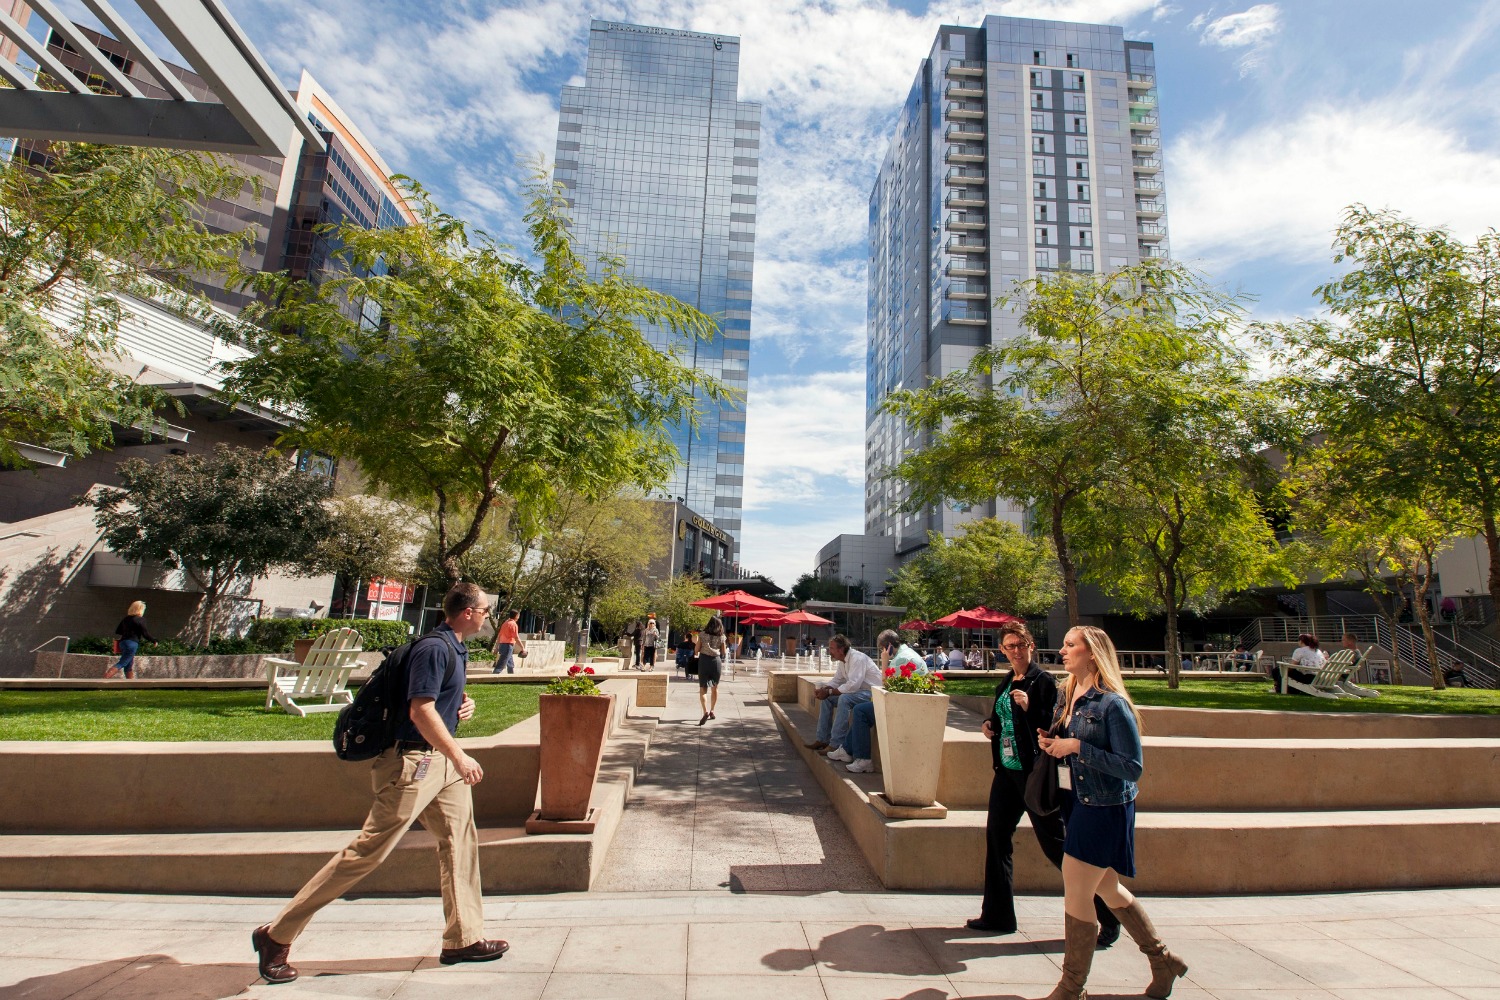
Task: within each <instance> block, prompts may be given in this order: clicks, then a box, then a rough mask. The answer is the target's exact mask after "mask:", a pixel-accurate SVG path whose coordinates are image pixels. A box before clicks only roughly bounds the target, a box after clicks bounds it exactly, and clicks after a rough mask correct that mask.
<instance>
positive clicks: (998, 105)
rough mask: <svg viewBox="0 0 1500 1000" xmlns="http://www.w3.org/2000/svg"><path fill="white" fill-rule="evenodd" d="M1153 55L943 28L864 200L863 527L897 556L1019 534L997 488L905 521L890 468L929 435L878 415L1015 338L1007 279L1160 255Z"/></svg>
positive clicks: (1111, 33) (1090, 43)
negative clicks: (976, 526)
mask: <svg viewBox="0 0 1500 1000" xmlns="http://www.w3.org/2000/svg"><path fill="white" fill-rule="evenodd" d="M1155 66H1156V63H1155V53H1154V51H1153V49H1152V47H1151V45H1150V43H1146V42H1134V41H1128V40H1126V39H1125V37H1124V32H1123V30H1122V29H1120V28H1118V27H1112V26H1109V25H1099V24H1073V23H1069V22H1065V21H1040V20H1031V19H1026V18H1014V17H994V16H991V17H986V18H985V19H984V21H983V23H982V24H981V25H980V26H979V27H977V28H974V27H960V26H954V25H944V26H943V27H942V28H940V29H939V31H938V34H937V38H936V39H935V40H934V42H933V46H932V50H931V52H930V54H929V56H928V57H927V58H926V59H924V60H923V61H922V65H921V66H920V68H919V70H918V72H917V77H916V80H915V81H914V82H913V84H912V88H911V91H910V93H909V94H908V96H907V99H906V104H905V105H904V107H903V108H902V111H901V114H900V116H899V117H898V119H897V122H896V129H895V132H894V134H893V136H892V138H891V144H890V147H889V149H888V151H887V153H886V157H885V160H884V162H883V164H882V166H881V169H880V174H879V177H878V178H877V179H876V182H875V186H874V189H873V190H872V191H871V193H870V267H869V301H868V314H867V320H866V322H867V325H868V342H867V357H866V400H865V405H866V418H865V533H866V534H869V535H884V536H887V537H892V538H894V539H895V540H896V541H895V544H896V552H897V555H898V557H900V558H902V559H903V560H904V559H906V558H910V556H911V555H913V554H915V553H916V552H917V551H919V550H920V549H921V548H922V547H923V546H925V544H926V537H927V532H928V531H939V532H942V533H943V534H944V535H948V536H952V535H953V534H954V533H955V532H956V531H957V529H958V527H959V526H960V525H962V524H963V523H964V522H965V521H968V520H971V519H974V518H978V517H985V516H994V517H1001V518H1005V519H1009V520H1012V521H1015V522H1018V523H1019V522H1021V521H1022V520H1023V519H1024V517H1025V511H1023V510H1022V509H1021V508H1020V507H1019V506H1018V505H1016V504H1015V503H1013V502H1011V501H1010V500H1007V499H1006V498H1005V497H1004V496H1003V494H1002V495H1001V496H999V497H996V498H995V499H994V500H992V501H990V502H987V503H984V504H980V505H978V506H974V507H970V506H964V505H956V504H948V505H942V506H937V507H930V508H927V509H925V510H918V511H910V512H908V511H903V510H902V509H901V505H902V503H903V502H904V501H905V499H906V490H905V489H904V488H903V487H902V486H901V485H900V484H899V483H898V482H897V481H895V480H888V479H886V478H884V477H885V474H886V473H887V472H888V471H889V470H890V469H891V468H893V467H894V466H895V465H896V464H897V463H898V462H900V461H901V459H902V457H903V456H905V455H906V454H908V453H909V452H912V451H915V450H920V449H921V448H923V447H925V446H926V445H927V441H926V440H925V438H924V437H923V436H922V435H921V434H920V433H912V432H911V431H910V429H909V428H907V427H906V426H904V425H903V424H902V423H901V422H900V421H898V420H896V419H895V418H893V417H890V416H887V415H884V414H882V413H880V412H879V409H880V405H881V404H882V403H883V402H884V400H885V398H886V396H888V395H889V394H890V393H891V392H894V391H896V390H897V389H901V388H904V387H921V386H923V385H925V384H927V382H928V380H929V379H933V378H941V377H943V376H946V375H949V374H952V373H953V372H955V371H959V370H961V369H963V368H965V367H967V365H968V364H969V362H970V361H971V360H972V359H973V358H974V356H975V354H976V353H977V352H978V351H979V350H980V349H982V348H984V347H986V346H989V345H992V344H996V343H1000V342H1003V341H1004V340H1006V339H1007V338H1010V337H1013V336H1015V335H1016V334H1017V333H1019V332H1020V320H1019V314H1018V313H1017V312H1015V311H1013V310H1009V309H1003V308H998V307H996V306H994V302H995V300H996V299H997V298H1003V297H1006V296H1009V295H1010V294H1011V293H1012V291H1013V289H1014V286H1015V284H1016V282H1018V281H1024V280H1027V279H1030V278H1034V277H1037V276H1045V275H1046V274H1048V273H1052V272H1056V271H1057V270H1059V269H1062V268H1070V269H1072V270H1075V271H1111V270H1115V269H1118V268H1121V267H1125V266H1127V265H1131V264H1135V263H1138V262H1139V261H1141V260H1142V259H1144V258H1147V257H1162V256H1166V254H1167V242H1166V232H1167V230H1166V202H1165V197H1164V194H1163V174H1162V163H1161V154H1160V149H1161V132H1160V129H1159V127H1158V119H1157V91H1156V77H1155Z"/></svg>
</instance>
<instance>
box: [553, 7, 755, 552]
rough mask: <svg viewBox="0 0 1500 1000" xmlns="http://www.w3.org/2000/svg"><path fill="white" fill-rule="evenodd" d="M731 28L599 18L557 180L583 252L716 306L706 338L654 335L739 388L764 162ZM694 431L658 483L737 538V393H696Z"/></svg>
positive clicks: (565, 104)
mask: <svg viewBox="0 0 1500 1000" xmlns="http://www.w3.org/2000/svg"><path fill="white" fill-rule="evenodd" d="M739 53H740V44H739V39H737V38H733V37H730V36H725V35H705V34H699V33H696V32H690V31H676V30H672V29H666V28H651V27H643V26H640V25H632V24H616V23H611V22H605V21H594V22H593V23H592V24H591V25H590V31H589V53H588V68H587V72H586V77H585V83H584V85H583V86H581V87H566V88H564V89H563V92H562V110H561V116H560V120H559V124H558V135H557V160H556V170H555V175H554V176H555V179H556V180H557V182H558V183H559V184H561V185H562V187H563V188H564V196H565V198H566V199H567V202H568V204H569V206H570V208H569V211H570V215H571V219H572V233H573V238H574V241H575V246H576V247H577V249H578V251H579V253H580V254H581V255H582V256H583V257H584V258H585V259H587V260H589V262H590V269H591V273H597V271H598V269H599V264H598V262H597V258H598V257H599V256H601V255H608V256H618V257H622V258H624V260H625V263H626V267H627V269H628V271H629V273H630V274H631V275H632V276H633V277H635V278H636V279H637V280H639V281H641V282H642V283H644V284H646V285H647V286H648V287H650V288H653V289H655V290H657V291H660V292H664V293H666V294H668V295H671V296H673V297H675V298H678V299H680V300H682V301H683V302H686V303H688V304H690V305H693V306H695V307H697V308H698V309H699V310H701V311H702V312H704V313H706V314H708V315H709V316H712V317H713V318H714V319H715V320H717V321H718V323H719V327H720V332H719V334H718V335H717V336H716V337H715V338H714V339H713V340H712V341H710V342H698V343H694V344H686V343H682V342H681V341H680V339H679V340H678V341H676V342H674V339H673V337H672V335H671V334H669V333H668V332H667V331H664V330H660V329H647V330H646V331H645V333H646V336H647V337H648V339H650V340H651V341H652V343H654V344H655V345H656V346H657V347H658V348H660V349H662V350H669V349H672V348H674V347H675V348H678V349H680V350H681V351H682V352H683V356H684V358H685V360H688V361H690V362H691V363H692V364H694V365H696V366H697V367H698V368H700V369H703V370H704V371H706V372H708V373H710V374H712V375H714V376H717V377H718V378H721V379H723V381H724V382H725V383H727V384H728V385H729V387H730V388H732V389H735V390H738V391H739V392H740V393H744V392H745V390H746V388H747V387H748V380H749V358H750V308H751V302H752V294H751V287H752V281H753V272H754V264H755V210H756V186H757V179H756V178H757V173H758V166H759V162H760V111H761V109H760V105H758V104H751V103H747V102H744V101H740V100H737V99H736V94H737V92H738V84H739ZM700 409H701V410H702V413H701V416H700V421H699V426H698V429H697V430H696V432H694V431H690V430H689V429H688V428H686V427H679V428H677V429H676V430H675V431H674V432H673V441H674V442H675V444H676V446H677V450H678V453H679V454H680V456H681V458H682V461H681V463H680V464H679V466H678V469H677V473H676V475H675V476H674V477H673V478H672V479H671V480H670V481H669V482H667V483H666V484H664V485H663V486H662V487H661V489H660V490H659V491H658V495H660V496H663V497H681V498H683V500H685V501H686V503H687V505H688V506H689V507H691V508H692V509H693V510H695V511H698V512H699V513H701V514H703V515H704V516H709V517H712V519H713V523H714V524H715V525H716V526H717V527H719V528H721V529H723V530H724V531H727V532H728V533H729V534H730V535H731V536H732V537H733V538H734V541H735V545H736V548H737V547H738V545H739V540H740V525H741V510H742V508H743V506H744V499H743V498H744V481H745V480H744V468H745V466H744V463H745V413H744V408H743V403H740V404H723V405H721V404H716V403H709V402H706V401H705V402H703V403H701V404H700Z"/></svg>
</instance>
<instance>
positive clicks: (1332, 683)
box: [1276, 649, 1359, 698]
mask: <svg viewBox="0 0 1500 1000" xmlns="http://www.w3.org/2000/svg"><path fill="white" fill-rule="evenodd" d="M1276 666H1277V667H1278V668H1280V670H1281V675H1282V686H1283V688H1284V690H1286V692H1287V693H1288V694H1290V693H1291V692H1292V691H1301V692H1302V693H1303V694H1310V695H1312V696H1313V697H1314V698H1355V697H1359V696H1358V695H1355V694H1353V693H1352V692H1349V691H1345V690H1344V689H1343V687H1342V686H1341V685H1342V684H1343V683H1344V682H1346V681H1347V680H1348V679H1349V675H1350V674H1351V673H1353V672H1354V650H1352V649H1340V650H1336V651H1335V652H1334V653H1333V655H1332V656H1330V657H1328V662H1326V663H1324V664H1323V666H1322V667H1320V668H1319V669H1318V672H1317V674H1315V675H1314V676H1313V679H1312V683H1310V684H1307V683H1304V682H1302V681H1299V680H1297V679H1296V678H1294V677H1292V675H1291V674H1290V673H1288V672H1287V671H1288V668H1294V669H1298V670H1301V669H1303V668H1302V667H1299V666H1297V664H1295V663H1292V662H1291V661H1290V660H1282V661H1280V662H1278V663H1277V664H1276Z"/></svg>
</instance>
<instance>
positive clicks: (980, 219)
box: [943, 212, 988, 232]
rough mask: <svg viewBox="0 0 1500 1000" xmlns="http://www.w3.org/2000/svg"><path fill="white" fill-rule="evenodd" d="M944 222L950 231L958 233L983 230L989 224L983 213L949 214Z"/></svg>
mask: <svg viewBox="0 0 1500 1000" xmlns="http://www.w3.org/2000/svg"><path fill="white" fill-rule="evenodd" d="M943 221H944V223H945V224H946V225H947V227H948V228H949V229H950V230H954V231H956V232H972V231H973V230H976V229H983V228H984V227H985V226H986V225H987V224H988V223H987V222H986V220H985V217H984V214H983V213H982V212H949V213H948V218H947V219H945V220H943Z"/></svg>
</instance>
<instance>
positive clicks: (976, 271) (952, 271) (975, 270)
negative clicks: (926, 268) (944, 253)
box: [944, 257, 990, 278]
mask: <svg viewBox="0 0 1500 1000" xmlns="http://www.w3.org/2000/svg"><path fill="white" fill-rule="evenodd" d="M944 273H945V274H947V275H948V276H949V277H950V278H983V277H985V276H987V275H988V274H989V273H990V270H989V268H988V267H986V266H985V264H984V261H982V260H973V259H971V258H969V257H960V258H959V259H958V260H953V261H949V262H948V266H947V267H946V268H944Z"/></svg>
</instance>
